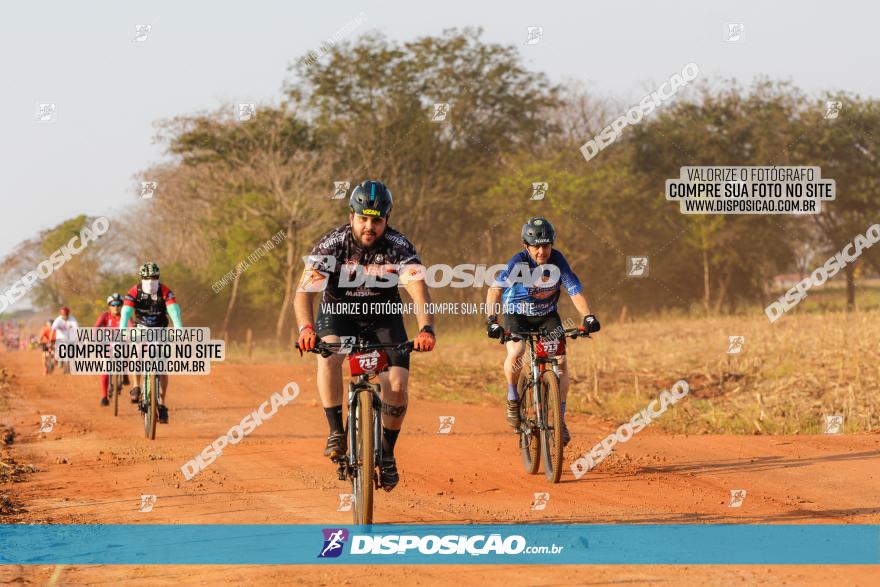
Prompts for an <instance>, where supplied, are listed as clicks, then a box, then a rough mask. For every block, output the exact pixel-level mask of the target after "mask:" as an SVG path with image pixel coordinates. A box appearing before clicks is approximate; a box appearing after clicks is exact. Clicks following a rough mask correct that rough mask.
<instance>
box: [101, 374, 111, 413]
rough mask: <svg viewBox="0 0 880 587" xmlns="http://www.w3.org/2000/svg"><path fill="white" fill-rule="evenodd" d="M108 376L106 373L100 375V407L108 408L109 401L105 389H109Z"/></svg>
mask: <svg viewBox="0 0 880 587" xmlns="http://www.w3.org/2000/svg"><path fill="white" fill-rule="evenodd" d="M109 383H110V376H109V375H107V374H106V373H102V374H101V405H102V406H109V405H110V400H109V399H107V387H109Z"/></svg>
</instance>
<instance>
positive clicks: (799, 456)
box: [0, 351, 880, 586]
mask: <svg viewBox="0 0 880 587" xmlns="http://www.w3.org/2000/svg"><path fill="white" fill-rule="evenodd" d="M312 361H313V360H300V359H298V358H297V359H295V360H294V363H295V364H273V365H220V366H217V365H215V366H214V369H213V373H212V375H210V376H207V377H174V378H172V384H171V389H170V392H169V401H168V404H169V406H170V409H171V423H170V424H169V425H167V426H166V425H163V426H160V428H159V431H158V434H157V439H156V440H155V441H153V442H150V441H147V440H145V439H144V438H143V433H142V427H141V420H140V418H139V417H138V416H137V412H136V409H135V408H134V406H132V405H131V404H129V403H126V404H125V405H121V406H120V416H119V417H115V418H114V417H113V413H112V409H108V408H100V407H99V406H98V399H99V397H100V396H99V393H98V383H97V377H94V376H91V377H87V376H74V375H67V376H65V375H61V374H58V373H56V374H54V375H52V376H50V377H46V376H44V375H43V374H42V372H41V370H40V366H39V365H40V357H39V353H38V352H36V351H33V352H16V353H2V354H0V367H5V368H6V369H7V370H8V371H9V372H10V373H11V374H13V375H14V376H15V377H14V379H13V380H12V382H11V389H10V390H9V397H8V403H9V411H7V412H3V413H2V421H3V423H4V424H6V425H7V426H9V427H12V428H14V429H15V431H16V434H17V436H16V439H15V442H14V444H13V445H12V447H11V451H12V455H13V457H14V458H15V459H16V461H18V462H19V463H21V464H34V465H35V466H36V467H37V468H38V472H36V473H32V474H30V475H28V476H27V477H26V479H25V480H24V481H23V482H20V483H14V484H13V483H9V484H6V485H5V486H4V487H3V489H2V492H3V493H6V494H10V495H11V497H12V498H13V501H14V503H16V504H17V505H18V506H19V507H21V508H22V510H23V511H21V512H20V513H18V514H15V515H14V516H12V520H10V519H9V518H10V517H9V516H4V517H2V518H0V522H6V523H8V522H10V521H13V520H14V521H24V522H41V523H43V522H49V523H105V524H112V523H183V524H188V523H231V524H238V523H266V524H301V523H321V524H325V523H326V524H347V523H350V513H349V512H337V511H336V508H337V506H338V503H339V499H338V494H340V493H347V492H348V491H349V489H348V487H347V486H346V485H345V484H344V483H343V482H341V481H338V480H337V479H336V476H335V471H334V468H333V467H332V465H331V464H330V463H329V462H328V461H327V460H326V459H325V458H324V457H323V456H322V455H321V451H322V449H323V444H324V440H325V438H326V422H325V419H324V414H323V411H322V410H321V409H320V406H319V404H318V402H317V393H316V392H315V389H314V379H315V373H314V367H313V364H312ZM290 381H295V382H296V383H297V384H298V385H299V386H300V388H301V390H302V392H301V394H300V396H299V397H298V398H297V399H296V400H295V401H294V402H292V403H290V404H288V405H287V406H286V407H281V408H280V409H279V411H278V413H277V414H276V415H275V416H274V417H273V418H272V419H271V420H269V421H266V422H264V423H263V424H262V425H261V426H259V427H258V428H257V429H256V430H255V431H254V432H253V433H252V434H251V435H250V436H248V437H247V438H245V439H244V440H243V441H241V442H240V443H239V444H238V445H234V446H230V447H227V448H226V449H225V450H224V453H223V455H222V456H221V457H220V458H218V459H217V460H216V461H215V462H214V463H213V464H211V465H210V466H209V467H208V468H207V469H206V470H205V471H203V472H201V473H200V474H199V475H198V476H196V477H195V478H194V479H192V480H191V481H186V480H185V478H184V477H183V475H182V473H181V472H180V467H181V465H183V464H184V463H185V462H186V461H188V460H189V459H191V458H193V457H194V456H195V455H196V454H198V453H199V452H200V451H201V450H202V448H204V447H205V446H206V445H207V444H209V443H210V442H212V441H213V440H214V439H216V438H217V437H218V436H220V435H222V434H225V433H226V431H227V430H228V429H229V428H230V427H231V426H233V425H234V424H237V423H238V422H240V421H241V419H242V418H243V417H244V416H245V415H246V414H248V413H249V412H251V411H253V410H254V409H256V408H257V406H259V405H260V403H262V402H263V401H264V400H266V399H268V398H269V396H270V395H271V394H272V393H273V392H275V391H280V390H281V388H282V387H283V386H284V385H286V384H287V383H288V382H290ZM671 409H675V408H671ZM41 415H55V416H56V417H57V424H56V425H55V427H54V429H53V430H52V431H51V432H48V433H40V432H39V425H40V416H41ZM447 415H452V416H455V418H456V420H455V425H454V427H453V430H452V433H451V434H448V435H443V434H437V428H438V417H439V416H447ZM569 427H570V429H571V431H572V434H573V436H574V438H575V439H574V441H573V442H572V445H571V446H570V447H569V449H568V451H567V454H568V455H571V457H575V456H576V455H579V454H581V453H582V452H584V451H586V450H588V449H589V447H590V446H592V444H594V443H595V442H596V441H597V440H599V439H600V438H602V437H603V436H605V435H606V434H608V433H609V432H610V431H611V430H612V429H613V424H612V423H608V422H602V421H599V420H596V419H589V418H586V417H579V416H571V417H570V418H569ZM396 454H397V455H398V464H399V467H400V470H401V477H402V480H401V483H400V485H399V486H398V487H397V489H395V491H394V492H393V493H390V494H386V493H384V492H381V493H379V494H377V499H376V519H375V521H376V522H377V523H396V522H408V523H412V522H416V523H418V522H457V523H471V522H476V523H481V522H485V523H488V522H520V521H528V522H548V523H550V522H555V523H568V522H581V523H598V522H601V523H614V522H619V523H647V522H650V523H725V522H741V523H752V522H755V523H758V522H760V523H875V524H876V523H880V435H878V434H868V435H840V436H667V435H663V434H661V433H657V432H656V431H654V430H651V429H647V430H645V431H644V432H642V433H641V434H639V435H638V436H636V437H635V438H634V439H633V440H631V441H630V442H629V443H627V444H625V445H623V446H622V447H620V448H619V449H618V450H617V454H616V455H613V456H611V457H610V458H609V459H608V460H606V461H605V462H604V463H602V464H601V465H600V466H599V467H598V469H597V470H595V471H593V472H590V473H588V474H587V475H586V476H584V477H583V478H582V479H581V480H575V479H574V477H573V476H572V474H571V472H570V471H568V469H567V468H566V470H565V473H564V475H563V482H562V483H560V484H558V485H555V486H550V485H548V484H547V482H546V480H545V479H544V477H543V475H540V476H528V475H526V474H525V473H524V472H523V471H522V468H521V466H520V463H519V455H518V453H517V449H516V440H515V437H514V436H513V435H512V434H511V433H510V432H509V431H508V430H507V428H506V424H505V423H504V413H503V408H502V407H501V401H500V398H499V402H498V403H497V405H491V406H488V405H486V406H474V405H463V404H456V403H441V402H428V401H421V400H420V399H419V389H418V381H414V382H413V385H412V389H411V399H410V409H409V412H408V414H407V420H406V424H405V426H404V432H403V434H402V435H401V440H400V441H399V443H398V449H397V451H396ZM732 489H745V490H746V491H747V492H748V493H747V497H746V499H745V501H744V502H743V504H742V506H741V507H739V508H731V507H728V503H729V501H730V490H732ZM543 491H547V492H549V493H550V501H549V503H548V505H547V507H546V509H544V510H543V511H532V510H531V508H530V505H531V502H532V500H533V494H534V493H535V492H543ZM141 494H155V495H156V496H157V502H156V504H155V506H154V508H153V511H151V512H149V513H147V512H139V511H138V508H139V506H140V496H141ZM4 518H6V519H4ZM0 580H2V581H3V582H33V583H38V584H47V583H51V584H58V585H69V584H82V583H90V584H93V583H104V582H118V581H121V580H125V581H127V582H130V583H133V584H144V585H155V584H183V583H186V584H189V583H197V584H212V585H213V584H221V583H224V584H225V583H229V584H236V583H238V584H240V583H242V582H245V581H248V582H258V583H260V584H278V583H288V584H289V583H294V582H300V583H302V582H305V583H306V584H314V585H322V584H327V585H333V584H357V585H361V584H374V583H376V584H379V583H385V584H387V583H388V582H389V581H395V582H397V583H400V582H401V580H402V581H403V582H405V584H420V585H432V584H444V583H453V582H454V583H456V584H457V585H481V586H487V585H496V584H497V585H501V584H504V585H519V584H529V585H550V584H555V585H559V584H605V583H619V582H626V583H636V584H657V583H659V582H662V581H668V582H673V583H674V584H701V585H706V584H709V585H712V584H718V585H723V584H730V583H731V582H734V581H735V582H738V583H739V582H743V581H744V582H746V583H747V584H754V583H764V584H776V583H791V584H798V585H802V584H822V583H831V582H834V583H836V584H862V585H869V584H877V583H878V580H880V569H878V568H877V567H844V568H840V567H836V568H835V567H818V566H817V567H806V566H803V567H789V566H773V567H766V566H726V567H707V566H691V567H673V566H591V567H575V566H566V567H553V566H549V565H548V566H546V567H499V566H477V565H473V566H470V565H469V566H440V565H438V566H430V567H421V566H416V567H391V566H382V567H369V568H367V567H354V566H352V567H335V568H326V567H317V566H315V567H282V566H269V567H256V566H236V567H223V566H198V567H179V566H175V567H160V566H152V567H151V566H140V567H133V566H80V567H61V566H58V567H17V566H7V567H0Z"/></svg>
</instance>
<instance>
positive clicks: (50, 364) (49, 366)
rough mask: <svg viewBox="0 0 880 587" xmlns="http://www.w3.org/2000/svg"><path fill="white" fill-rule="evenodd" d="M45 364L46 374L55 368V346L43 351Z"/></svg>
mask: <svg viewBox="0 0 880 587" xmlns="http://www.w3.org/2000/svg"><path fill="white" fill-rule="evenodd" d="M43 365H45V367H46V375H49V374H51V373H52V371H54V370H55V348H54V347H53V346H49V347H48V350H46V351H45V352H43Z"/></svg>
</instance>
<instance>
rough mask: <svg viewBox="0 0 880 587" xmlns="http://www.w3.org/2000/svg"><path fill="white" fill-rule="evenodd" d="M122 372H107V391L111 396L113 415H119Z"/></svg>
mask: <svg viewBox="0 0 880 587" xmlns="http://www.w3.org/2000/svg"><path fill="white" fill-rule="evenodd" d="M123 377H124V375H122V373H108V381H107V393H108V394H109V395H110V396H111V397H112V398H113V415H114V416H118V415H119V394H120V392H121V391H122V385H123V384H122V378H123Z"/></svg>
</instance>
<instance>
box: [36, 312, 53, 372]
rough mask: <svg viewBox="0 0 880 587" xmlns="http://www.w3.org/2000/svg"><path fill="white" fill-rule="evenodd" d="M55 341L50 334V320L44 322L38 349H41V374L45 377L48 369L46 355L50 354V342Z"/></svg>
mask: <svg viewBox="0 0 880 587" xmlns="http://www.w3.org/2000/svg"><path fill="white" fill-rule="evenodd" d="M54 340H55V335H54V334H53V333H52V320H51V319H49V320H46V323H45V324H43V329H42V330H40V348H41V349H43V373H45V374H46V375H48V374H49V369H48V367H47V365H46V355H47V354H48V353H51V352H52V342H53V341H54Z"/></svg>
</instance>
